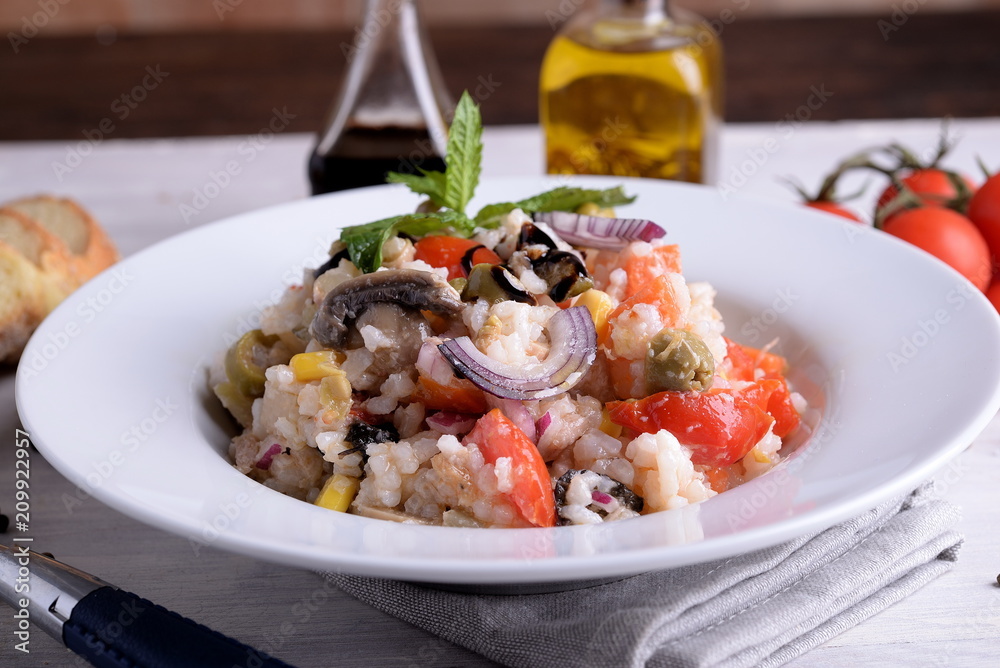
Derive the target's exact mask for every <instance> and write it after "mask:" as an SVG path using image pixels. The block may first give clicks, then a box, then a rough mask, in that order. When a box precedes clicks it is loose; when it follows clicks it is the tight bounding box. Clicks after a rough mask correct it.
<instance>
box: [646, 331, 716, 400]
mask: <svg viewBox="0 0 1000 668" xmlns="http://www.w3.org/2000/svg"><path fill="white" fill-rule="evenodd" d="M714 375H715V358H714V357H713V356H712V351H711V350H709V349H708V346H707V345H705V342H704V341H702V340H701V339H700V338H699V337H698V336H697V335H695V334H692V333H691V332H689V331H687V330H684V329H673V328H671V327H666V328H664V329H662V330H660V331H659V332H658V333H657V335H656V336H654V337H653V339H652V340H651V341H650V342H649V349H648V350H647V351H646V389H647V390H648V391H649V392H650V393H654V392H663V391H664V390H672V391H675V392H688V391H692V390H693V391H695V392H704V391H705V390H707V389H708V388H710V387H712V378H713V376H714Z"/></svg>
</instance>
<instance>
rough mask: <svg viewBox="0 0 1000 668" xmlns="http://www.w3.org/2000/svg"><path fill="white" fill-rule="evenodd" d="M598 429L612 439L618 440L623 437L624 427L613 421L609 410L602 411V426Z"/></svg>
mask: <svg viewBox="0 0 1000 668" xmlns="http://www.w3.org/2000/svg"><path fill="white" fill-rule="evenodd" d="M598 429H600V430H601V431H603V432H604V433H605V434H607V435H608V436H611V437H612V438H618V437H619V436H621V435H622V426H621V425H620V424H615V423H614V422H612V421H611V414H610V413H608V409H607V408H605V409H603V410H602V411H601V426H600V427H598Z"/></svg>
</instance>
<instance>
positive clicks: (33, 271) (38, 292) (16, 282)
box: [0, 241, 73, 362]
mask: <svg viewBox="0 0 1000 668" xmlns="http://www.w3.org/2000/svg"><path fill="white" fill-rule="evenodd" d="M0 286H2V289H0V362H15V361H17V358H18V357H19V356H20V355H21V350H22V349H23V348H24V344H25V343H27V342H28V338H29V337H30V336H31V333H32V332H33V331H35V328H36V327H37V326H38V324H39V323H40V322H41V321H42V319H43V318H45V316H47V315H48V314H49V313H50V312H51V311H52V309H54V308H55V307H56V306H58V305H59V302H61V301H62V300H63V299H65V298H66V296H67V295H68V294H69V293H70V292H72V291H73V290H72V288H69V287H67V286H66V285H65V281H64V279H63V278H62V277H60V276H52V275H50V274H48V273H47V272H45V271H44V270H42V268H41V267H40V266H38V265H36V264H35V263H34V262H32V261H31V260H29V259H28V258H27V257H25V256H24V254H23V253H21V251H20V250H18V249H17V248H15V247H13V246H11V245H10V244H7V243H5V242H3V241H0Z"/></svg>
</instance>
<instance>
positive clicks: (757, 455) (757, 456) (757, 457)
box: [750, 447, 771, 464]
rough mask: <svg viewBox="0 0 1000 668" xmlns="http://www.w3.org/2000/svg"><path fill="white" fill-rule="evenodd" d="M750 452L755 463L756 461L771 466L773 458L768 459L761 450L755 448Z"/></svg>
mask: <svg viewBox="0 0 1000 668" xmlns="http://www.w3.org/2000/svg"><path fill="white" fill-rule="evenodd" d="M750 452H751V454H753V458H754V461H756V462H757V463H758V464H770V463H771V458H770V457H768V456H767V455H765V454H764V453H763V452H761V451H760V449H759V448H756V447H755V448H754V449H753V450H751V451H750Z"/></svg>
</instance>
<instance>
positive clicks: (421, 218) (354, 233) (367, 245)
mask: <svg viewBox="0 0 1000 668" xmlns="http://www.w3.org/2000/svg"><path fill="white" fill-rule="evenodd" d="M473 229H475V224H474V223H473V222H472V221H470V220H469V219H468V218H467V217H466V215H465V214H464V213H459V212H457V211H437V212H434V213H407V214H404V215H402V216H392V217H391V218H383V219H382V220H376V221H375V222H372V223H366V224H365V225H354V226H353V227H345V228H344V229H343V230H342V231H341V233H340V240H341V241H343V242H344V243H345V244H346V245H347V252H348V254H349V255H350V257H351V262H353V263H354V266H356V267H357V268H358V269H360V270H361V271H363V272H364V273H366V274H368V273H371V272H373V271H375V270H376V269H378V268H379V267H381V266H382V246H383V245H384V244H385V242H386V241H388V240H389V239H390V238H391V237H393V236H395V235H396V234H398V233H400V232H405V233H407V234H412V235H413V236H417V237H422V236H424V235H426V234H430V233H431V232H446V231H450V232H454V233H455V234H456V235H458V236H469V234H471V233H472V230H473Z"/></svg>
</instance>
